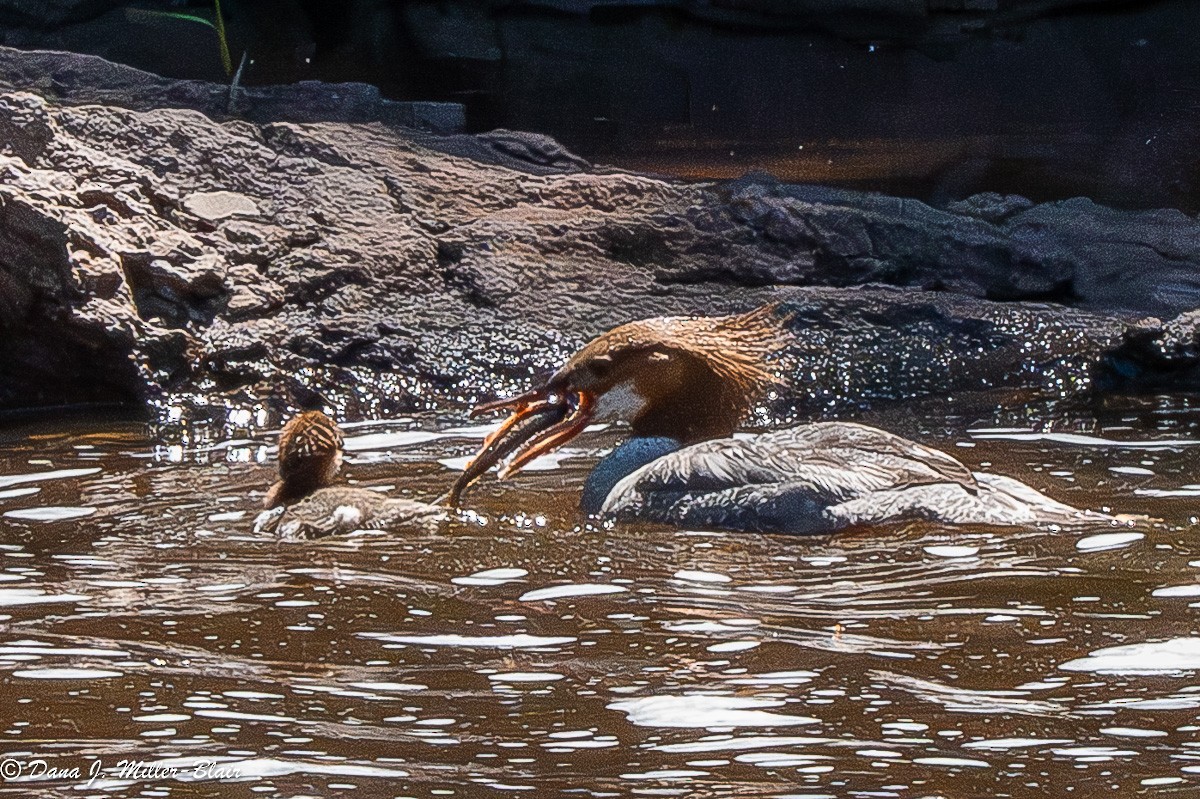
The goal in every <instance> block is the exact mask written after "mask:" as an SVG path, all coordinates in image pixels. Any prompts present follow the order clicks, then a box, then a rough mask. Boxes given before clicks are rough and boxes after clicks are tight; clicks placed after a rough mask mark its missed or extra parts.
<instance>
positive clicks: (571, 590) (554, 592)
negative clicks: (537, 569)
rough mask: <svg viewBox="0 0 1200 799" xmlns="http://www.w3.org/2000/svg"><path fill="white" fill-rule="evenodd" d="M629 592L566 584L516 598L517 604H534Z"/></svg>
mask: <svg viewBox="0 0 1200 799" xmlns="http://www.w3.org/2000/svg"><path fill="white" fill-rule="evenodd" d="M628 591H629V589H628V588H623V587H621V586H619V585H611V584H609V583H567V584H566V585H552V586H550V587H549V588H536V589H534V590H532V591H527V592H526V593H524V594H521V596H519V597H518V598H517V601H519V602H536V601H538V600H547V599H566V598H568V597H577V596H598V595H601V594H624V593H627V592H628Z"/></svg>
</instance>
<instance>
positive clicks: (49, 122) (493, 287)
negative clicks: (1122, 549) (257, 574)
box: [0, 92, 1200, 418]
mask: <svg viewBox="0 0 1200 799" xmlns="http://www.w3.org/2000/svg"><path fill="white" fill-rule="evenodd" d="M0 131H3V133H4V136H3V138H2V139H0V304H2V306H0V310H2V311H3V315H2V316H0V328H2V329H3V333H2V336H0V406H3V407H8V408H11V407H16V406H22V405H37V404H57V403H62V402H97V401H119V402H144V401H149V402H151V403H152V404H153V405H154V406H155V407H158V408H160V409H165V408H167V406H170V405H181V406H183V407H184V409H185V412H187V413H196V414H199V415H206V414H207V415H211V416H215V417H218V418H224V416H225V414H226V412H227V411H228V410H229V409H232V408H244V407H262V406H265V407H267V408H268V409H280V408H282V407H284V406H294V405H298V404H305V405H307V404H311V403H313V402H324V403H328V404H330V405H333V406H336V407H337V408H338V410H339V413H340V414H341V416H342V417H343V418H355V417H362V416H381V415H387V414H390V413H396V412H401V411H409V410H413V409H419V408H434V407H442V406H444V405H446V404H447V403H467V402H471V401H474V400H475V399H477V398H478V397H480V396H484V395H490V394H492V393H494V392H497V391H507V390H514V389H516V388H517V387H520V386H522V385H525V384H526V383H527V382H528V381H529V379H530V377H531V376H532V375H533V374H535V373H537V372H539V371H542V370H548V369H550V368H552V367H553V366H554V365H556V364H557V363H559V362H561V361H562V360H563V359H564V358H565V357H566V356H567V355H568V354H569V353H570V352H571V351H572V350H573V349H574V348H575V347H577V346H578V345H579V344H580V343H581V342H583V341H584V340H586V339H587V338H589V337H591V336H592V335H595V334H596V333H598V332H600V331H601V330H604V329H607V328H608V327H610V326H612V325H615V324H617V323H620V322H624V321H628V320H631V319H636V318H641V317H646V316H652V315H656V314H662V313H690V312H704V313H720V312H724V311H733V310H740V309H745V308H747V307H750V306H752V305H754V304H755V303H758V302H761V301H763V300H766V299H770V298H775V299H778V298H784V299H786V301H787V303H786V307H788V308H790V309H791V310H793V311H794V313H795V316H794V321H793V323H792V324H793V329H794V330H795V331H796V334H797V343H796V346H795V348H794V349H793V351H792V352H791V353H789V356H788V359H787V360H786V368H787V369H788V370H789V372H790V373H791V376H792V378H793V381H792V389H791V390H790V391H789V392H786V394H787V396H785V397H782V398H780V400H779V402H778V403H777V404H776V410H777V411H778V412H779V413H782V414H785V415H786V414H789V413H804V414H812V413H820V412H822V411H827V410H839V409H844V408H851V407H862V406H863V405H869V404H871V403H875V402H878V401H882V400H890V399H896V398H903V397H911V396H919V395H925V394H946V393H957V392H968V391H975V390H980V389H989V388H997V387H1004V388H1015V389H1026V390H1029V391H1031V392H1036V393H1041V394H1050V395H1055V396H1070V395H1076V394H1080V393H1086V392H1088V391H1090V390H1092V389H1093V388H1094V387H1095V386H1096V385H1097V383H1096V381H1097V380H1101V381H1102V383H1103V385H1105V386H1108V385H1114V383H1113V382H1112V380H1111V378H1112V375H1113V374H1117V372H1116V371H1114V369H1115V367H1114V363H1117V361H1115V360H1114V357H1115V356H1114V353H1117V354H1118V355H1119V358H1120V359H1123V360H1120V363H1121V364H1124V363H1125V362H1129V363H1135V364H1136V366H1135V367H1133V368H1132V371H1131V370H1129V369H1127V370H1126V371H1129V372H1130V374H1131V375H1132V377H1127V378H1123V380H1124V381H1125V382H1124V383H1123V384H1122V385H1123V386H1126V387H1127V386H1130V385H1133V386H1136V385H1139V383H1138V381H1139V380H1140V379H1141V377H1140V376H1141V375H1144V374H1148V373H1149V371H1150V370H1152V369H1157V371H1155V374H1162V373H1164V370H1163V369H1161V368H1157V367H1152V366H1148V365H1146V364H1147V363H1148V360H1149V359H1152V358H1155V357H1159V356H1158V355H1156V354H1155V353H1158V352H1159V351H1160V350H1163V349H1164V348H1166V349H1169V350H1171V352H1174V351H1175V349H1179V348H1176V347H1174V345H1169V344H1168V343H1167V342H1168V341H1169V340H1173V339H1171V337H1177V338H1179V339H1180V341H1184V340H1187V341H1190V342H1191V343H1190V344H1186V345H1181V346H1182V350H1180V351H1181V352H1184V353H1186V352H1190V351H1191V350H1188V347H1192V349H1193V350H1194V348H1195V338H1194V326H1192V327H1189V326H1188V325H1189V324H1190V323H1189V322H1187V321H1186V318H1184V319H1183V320H1181V321H1177V322H1175V323H1172V325H1174V327H1172V326H1171V325H1164V324H1163V323H1162V322H1159V321H1158V319H1142V320H1141V321H1137V320H1138V319H1139V318H1140V317H1144V316H1146V315H1147V314H1155V315H1156V316H1157V317H1160V318H1172V317H1174V316H1177V315H1178V314H1179V313H1180V312H1182V311H1187V310H1191V309H1192V308H1193V307H1195V306H1196V305H1200V302H1197V296H1198V295H1197V282H1196V278H1195V275H1196V266H1197V264H1198V263H1200V233H1198V231H1197V226H1196V223H1195V221H1194V220H1191V219H1189V218H1187V217H1185V216H1183V215H1181V214H1178V213H1175V212H1146V213H1141V214H1130V213H1122V212H1117V211H1112V210H1110V209H1106V208H1102V207H1098V206H1095V205H1093V204H1091V203H1088V202H1086V201H1071V202H1065V203H1057V204H1049V205H1031V204H1029V203H1028V202H1027V201H1023V200H1021V199H1020V198H1011V197H1008V198H1005V197H980V198H974V199H973V200H972V201H970V202H967V203H964V204H960V205H958V206H955V207H953V208H948V209H944V210H939V209H935V208H932V207H930V206H927V205H924V204H921V203H918V202H913V201H906V200H900V199H895V198H889V197H882V196H877V195H867V194H858V193H854V192H847V191H833V190H827V189H821V188H817V187H810V186H786V185H780V184H777V183H775V182H773V181H771V180H769V179H767V178H762V179H745V180H742V181H737V182H734V183H730V184H689V183H683V182H677V181H670V180H663V179H659V178H654V177H650V176H644V175H637V174H630V173H623V172H618V171H608V172H605V173H597V172H594V171H590V169H589V167H588V166H587V165H586V164H585V163H582V162H580V161H579V160H578V159H576V158H574V157H573V156H571V155H570V154H569V153H567V152H565V151H563V150H562V149H561V148H559V147H558V146H557V145H556V144H554V143H553V142H552V141H550V140H547V139H545V138H543V137H537V136H530V135H526V134H515V133H507V132H506V133H497V134H492V135H489V136H483V137H465V136H450V137H434V136H431V135H429V134H423V133H415V132H406V131H401V130H396V129H393V128H389V127H385V126H382V125H379V124H348V123H315V124H297V123H290V122H270V123H262V124H258V123H252V122H248V121H245V120H230V121H225V122H219V121H214V120H213V119H211V118H209V117H207V116H205V115H203V114H201V113H198V112H197V111H195V110H187V109H154V110H145V111H135V110H130V109H127V108H121V107H114V106H112V105H82V106H73V105H60V104H57V103H52V102H49V101H47V100H45V99H44V98H41V97H38V96H36V95H33V94H28V93H16V92H10V93H8V94H4V95H0ZM867 283H871V284H880V283H884V284H891V286H892V287H890V288H889V287H880V286H874V287H862V288H860V287H859V286H860V285H861V284H867ZM781 286H785V287H786V288H780V287H781ZM930 289H939V291H930ZM1047 299H1052V300H1054V301H1056V303H1057V304H1044V303H1042V302H1040V301H1042V300H1047ZM995 300H1006V301H1007V302H996V301H995ZM1017 301H1020V302H1017ZM1030 301H1034V302H1030ZM1176 327H1178V328H1179V331H1176V330H1175V328H1176ZM1189 330H1191V331H1193V333H1190V334H1189V333H1188V331H1189ZM1188 335H1192V338H1191V339H1188V338H1187V336H1188ZM1135 340H1136V341H1138V342H1140V345H1139V346H1140V349H1136V351H1135V350H1131V349H1130V348H1131V347H1132V346H1133V345H1132V344H1131V343H1130V342H1131V341H1135ZM1156 342H1158V343H1156ZM1163 357H1165V358H1168V359H1170V358H1175V359H1176V361H1175V363H1176V365H1177V366H1179V368H1178V369H1176V370H1175V371H1176V377H1177V378H1178V379H1183V378H1184V376H1186V375H1191V374H1192V373H1194V367H1195V361H1194V360H1192V361H1188V360H1187V358H1188V357H1190V356H1187V355H1184V356H1176V355H1170V354H1168V355H1164V356H1163ZM1122 368H1124V367H1122ZM1139 370H1141V371H1139ZM1104 381H1107V382H1104Z"/></svg>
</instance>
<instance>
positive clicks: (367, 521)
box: [254, 411, 444, 538]
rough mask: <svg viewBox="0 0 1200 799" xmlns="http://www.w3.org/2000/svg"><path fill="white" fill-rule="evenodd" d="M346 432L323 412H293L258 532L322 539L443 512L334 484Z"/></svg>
mask: <svg viewBox="0 0 1200 799" xmlns="http://www.w3.org/2000/svg"><path fill="white" fill-rule="evenodd" d="M342 443H343V437H342V431H341V430H340V429H339V428H338V426H337V424H336V423H335V422H334V421H333V420H332V419H330V418H329V417H328V416H326V415H325V414H324V413H321V412H320V411H306V412H304V413H301V414H300V415H298V416H296V417H294V418H293V419H292V420H291V421H289V422H288V423H287V424H286V425H284V428H283V430H282V431H281V432H280V434H279V480H278V481H277V482H276V483H275V484H274V485H273V486H271V489H270V490H269V491H268V492H267V496H266V499H265V500H264V501H263V505H264V507H265V508H266V510H265V511H263V512H262V513H260V514H259V515H258V518H257V519H256V520H255V522H254V530H255V532H273V533H277V534H279V535H280V536H283V537H285V538H317V537H320V536H326V535H333V534H336V533H348V532H351V531H353V530H378V529H384V528H388V527H392V526H396V525H403V524H414V523H416V524H421V525H424V524H428V523H430V522H433V521H436V520H437V519H439V518H441V517H442V516H443V515H444V511H443V510H442V509H440V508H437V507H434V506H432V505H427V504H425V503H423V502H416V501H414V500H408V499H395V498H391V497H388V496H386V495H385V494H381V493H379V492H378V491H371V490H369V489H366V488H355V487H353V486H346V485H332V483H333V481H334V478H336V477H337V474H338V472H339V471H341V466H342Z"/></svg>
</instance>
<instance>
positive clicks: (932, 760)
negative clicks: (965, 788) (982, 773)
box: [912, 757, 992, 768]
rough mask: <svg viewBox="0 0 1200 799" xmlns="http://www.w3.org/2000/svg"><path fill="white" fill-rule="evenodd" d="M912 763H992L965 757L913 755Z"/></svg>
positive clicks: (963, 765) (960, 765)
mask: <svg viewBox="0 0 1200 799" xmlns="http://www.w3.org/2000/svg"><path fill="white" fill-rule="evenodd" d="M912 762H914V763H920V764H921V765H922V766H946V767H948V768H987V767H989V766H991V765H992V764H991V763H989V762H987V761H986V760H971V759H970V758H966V757H914V758H913V761H912Z"/></svg>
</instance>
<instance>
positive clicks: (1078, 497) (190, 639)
mask: <svg viewBox="0 0 1200 799" xmlns="http://www.w3.org/2000/svg"><path fill="white" fill-rule="evenodd" d="M867 419H868V421H873V422H876V423H880V424H884V425H886V426H887V427H889V429H893V430H896V431H897V432H901V433H904V434H907V435H913V436H916V437H918V438H920V439H921V440H922V441H924V442H926V443H930V444H933V445H935V446H939V447H941V448H943V449H945V450H947V451H949V452H952V453H954V454H955V455H957V456H959V457H960V458H962V459H963V460H964V461H965V462H967V463H968V464H970V465H971V466H973V467H976V468H984V469H988V470H993V471H998V472H1002V473H1005V474H1009V475H1011V476H1014V477H1017V478H1019V479H1022V480H1024V481H1026V482H1028V483H1030V484H1032V485H1033V486H1035V487H1037V488H1039V489H1042V490H1043V491H1045V492H1046V493H1048V494H1050V495H1051V496H1053V497H1055V498H1057V499H1061V500H1064V501H1066V502H1070V503H1072V504H1075V505H1079V506H1086V507H1091V508H1112V509H1114V510H1116V511H1120V512H1125V513H1140V514H1149V515H1151V516H1153V517H1156V519H1157V520H1156V521H1151V522H1145V523H1135V524H1133V525H1132V526H1113V527H1108V526H1100V527H1096V528H1090V529H1084V530H1070V531H1058V530H1050V529H1046V530H1021V531H1013V530H1002V529H947V528H938V527H935V526H930V525H909V526H904V527H894V528H889V529H877V530H862V531H855V532H851V533H847V534H844V535H841V536H837V537H833V538H819V539H800V538H788V537H782V536H763V535H749V534H714V533H712V532H706V531H676V530H670V529H664V528H639V527H629V526H624V527H621V526H619V527H613V528H605V527H602V526H596V525H593V524H590V523H588V522H587V520H584V519H580V518H579V517H577V515H576V514H575V512H574V511H573V504H574V502H575V499H576V497H577V495H578V489H579V485H580V483H581V481H582V479H583V476H584V474H585V473H586V470H587V468H588V466H589V465H590V464H591V463H592V462H594V461H595V459H596V457H597V456H598V455H599V454H601V453H602V452H603V451H604V450H605V449H607V448H608V447H610V446H612V444H613V442H614V441H615V440H617V436H618V435H619V431H614V430H599V431H592V432H590V433H586V434H585V435H584V436H582V437H581V438H580V439H578V440H577V441H576V442H572V443H573V445H574V446H573V447H572V448H571V449H568V450H566V451H564V452H562V453H561V457H558V458H554V459H550V460H546V459H543V460H542V461H540V462H538V463H535V467H536V470H530V471H527V472H525V473H523V474H522V475H519V476H518V477H517V478H515V479H513V480H511V481H509V482H508V483H496V482H495V481H494V480H492V479H490V478H489V479H486V480H485V481H484V482H483V483H482V484H481V485H480V486H478V487H477V488H476V490H475V491H474V492H473V493H472V494H470V495H469V497H468V499H469V503H468V504H470V505H471V507H472V509H473V510H472V512H468V513H465V514H464V515H463V516H461V517H460V518H456V519H454V520H453V521H450V522H447V523H445V524H444V525H443V526H442V527H441V528H440V529H438V530H433V531H430V530H393V531H388V532H386V533H373V534H370V535H361V536H349V537H340V538H329V539H324V540H319V541H308V542H282V541H277V540H274V539H272V538H270V537H266V536H262V535H256V534H254V533H252V532H251V530H250V525H251V521H252V519H253V517H254V514H255V513H256V512H257V506H258V505H259V503H260V502H261V499H262V494H263V491H264V490H265V488H266V486H267V485H268V484H269V482H270V481H271V479H272V470H273V450H272V444H273V443H274V436H273V434H272V433H271V431H266V430H252V431H241V432H238V433H235V434H234V435H236V437H234V438H227V439H222V438H221V437H220V436H203V435H201V436H195V435H193V436H189V437H188V438H186V439H180V438H178V437H177V436H176V437H174V438H173V441H174V443H170V440H168V439H161V440H156V439H154V438H152V437H148V436H147V434H146V432H145V431H144V430H143V429H140V428H133V427H131V426H128V425H126V426H116V427H105V426H83V427H81V426H79V425H78V424H74V425H61V426H59V427H56V428H50V429H46V428H41V429H26V430H21V431H9V432H8V433H5V434H3V437H2V438H0V736H2V737H0V760H2V761H4V762H3V763H0V796H10V795H11V796H21V797H24V796H35V795H36V796H63V797H68V796H69V797H87V796H104V797H135V796H136V797H143V796H155V797H175V796H182V797H194V796H214V797H216V796H220V797H225V796H247V797H249V796H281V797H299V796H330V795H345V796H361V797H377V796H378V797H394V796H413V797H433V796H469V797H476V796H478V797H499V796H507V795H521V794H524V795H529V796H583V797H599V796H725V795H737V796H791V797H809V798H810V799H811V798H812V797H825V796H829V797H890V796H897V797H924V796H946V797H967V796H980V795H994V796H1045V795H1053V796H1063V795H1067V794H1068V793H1070V792H1083V791H1091V792H1096V793H1102V794H1107V795H1113V796H1129V795H1135V794H1140V795H1156V794H1159V793H1163V794H1173V795H1190V794H1191V792H1192V791H1194V790H1196V785H1197V783H1200V674H1198V672H1200V634H1198V633H1197V629H1196V628H1197V612H1196V607H1197V603H1200V553H1198V552H1197V549H1198V546H1197V540H1196V535H1197V532H1198V528H1197V526H1196V515H1197V514H1200V508H1198V507H1197V498H1198V497H1200V469H1197V468H1196V464H1197V459H1196V454H1197V453H1200V450H1198V449H1197V446H1200V406H1197V404H1196V403H1195V401H1193V400H1189V399H1188V398H1186V397H1153V398H1143V399H1129V400H1117V401H1111V402H1109V403H1107V404H1105V405H1104V406H1103V407H1098V408H1097V407H1091V408H1083V409H1081V408H1074V409H1063V408H1055V407H1051V406H1028V405H1027V406H1021V407H1019V408H1018V409H1017V410H1015V411H1007V412H1003V413H1001V412H999V411H995V412H982V413H981V412H974V413H965V414H964V413H954V412H947V411H946V409H945V408H941V407H937V408H935V407H932V406H929V405H928V404H925V405H920V404H917V405H913V406H910V407H907V408H896V409H893V410H892V411H890V412H888V413H885V414H877V415H875V416H872V417H867ZM463 424H464V423H463V422H462V421H461V420H455V419H441V420H439V419H434V418H414V419H398V420H395V419H394V420H387V421H380V422H376V423H369V424H360V425H348V426H347V429H346V434H347V449H348V457H347V467H346V475H347V477H348V478H349V479H351V480H353V481H356V482H359V483H361V484H364V485H372V486H378V487H380V488H383V489H386V490H390V491H391V492H392V493H397V494H406V495H411V496H415V497H418V498H423V499H431V498H433V497H434V496H436V495H437V494H439V493H441V492H442V491H444V490H445V489H446V488H447V487H448V485H449V483H450V482H451V481H452V479H453V477H454V474H455V472H454V469H455V468H461V466H462V464H463V463H464V461H465V459H466V457H467V456H468V455H469V454H470V453H471V452H473V451H474V450H475V449H476V448H477V447H478V446H479V442H480V438H481V436H482V435H483V434H484V432H485V431H486V429H487V428H485V427H463V426H462V425H463ZM164 441H167V442H168V443H164ZM181 441H187V442H188V443H186V444H185V443H180V442H181ZM39 760H42V761H44V763H45V765H44V766H43V765H41V764H40V763H39V762H38V761H39ZM76 773H78V776H75V774H76Z"/></svg>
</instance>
